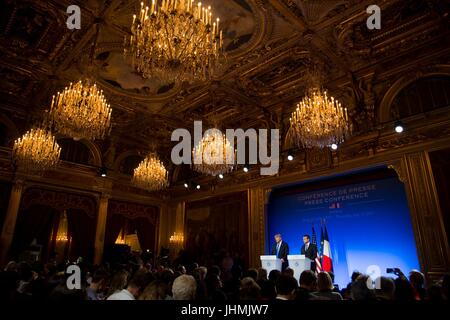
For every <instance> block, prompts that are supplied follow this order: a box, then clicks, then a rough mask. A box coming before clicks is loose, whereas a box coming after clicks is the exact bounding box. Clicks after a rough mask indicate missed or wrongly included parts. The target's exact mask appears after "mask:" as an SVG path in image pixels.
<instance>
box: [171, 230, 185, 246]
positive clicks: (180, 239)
mask: <svg viewBox="0 0 450 320" xmlns="http://www.w3.org/2000/svg"><path fill="white" fill-rule="evenodd" d="M169 242H170V243H171V244H174V245H181V244H183V243H184V235H183V233H178V232H174V233H173V234H172V235H171V236H170V239H169Z"/></svg>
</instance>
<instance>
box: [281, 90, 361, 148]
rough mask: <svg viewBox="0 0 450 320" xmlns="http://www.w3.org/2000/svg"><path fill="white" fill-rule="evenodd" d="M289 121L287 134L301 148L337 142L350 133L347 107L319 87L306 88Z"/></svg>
mask: <svg viewBox="0 0 450 320" xmlns="http://www.w3.org/2000/svg"><path fill="white" fill-rule="evenodd" d="M289 121H290V128H289V131H288V137H289V138H290V139H291V141H293V142H294V143H295V144H296V145H297V146H298V147H303V148H313V147H318V148H325V147H329V146H331V145H332V144H340V143H342V142H344V140H345V139H346V138H348V137H349V136H350V135H351V132H352V125H351V122H350V120H349V117H348V113H347V108H343V107H342V105H341V103H340V102H339V101H338V100H336V99H335V98H334V97H329V96H328V94H327V92H326V91H323V90H321V89H319V88H318V87H313V88H311V89H309V90H308V92H307V94H306V96H305V97H304V98H303V100H302V101H301V102H300V103H299V104H297V108H296V110H295V111H294V112H293V113H292V115H291V118H290V119H289Z"/></svg>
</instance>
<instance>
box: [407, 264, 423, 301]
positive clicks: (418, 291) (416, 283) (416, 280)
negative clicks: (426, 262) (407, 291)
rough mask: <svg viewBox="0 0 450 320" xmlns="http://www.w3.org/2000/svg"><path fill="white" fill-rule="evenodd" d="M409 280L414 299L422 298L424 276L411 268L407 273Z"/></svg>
mask: <svg viewBox="0 0 450 320" xmlns="http://www.w3.org/2000/svg"><path fill="white" fill-rule="evenodd" d="M409 282H410V283H411V286H412V289H413V293H414V298H415V299H416V300H424V299H425V296H426V290H425V288H424V284H425V276H424V275H423V273H422V272H420V271H418V270H412V271H411V272H410V273H409Z"/></svg>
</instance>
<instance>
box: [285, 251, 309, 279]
mask: <svg viewBox="0 0 450 320" xmlns="http://www.w3.org/2000/svg"><path fill="white" fill-rule="evenodd" d="M288 261H289V268H291V269H292V270H294V278H295V279H297V280H298V281H300V275H301V274H302V272H303V271H305V270H311V259H309V258H306V257H305V255H304V254H297V255H288Z"/></svg>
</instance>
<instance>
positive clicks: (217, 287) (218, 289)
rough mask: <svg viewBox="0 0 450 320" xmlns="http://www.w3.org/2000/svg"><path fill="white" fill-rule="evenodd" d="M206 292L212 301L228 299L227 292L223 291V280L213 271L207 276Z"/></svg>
mask: <svg viewBox="0 0 450 320" xmlns="http://www.w3.org/2000/svg"><path fill="white" fill-rule="evenodd" d="M205 283H206V292H207V297H208V298H209V299H210V300H212V301H217V302H220V301H225V300H227V296H226V294H225V293H224V292H223V291H222V287H223V286H222V281H221V280H220V278H219V276H218V275H217V274H215V273H211V274H209V275H207V276H206V280H205Z"/></svg>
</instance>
